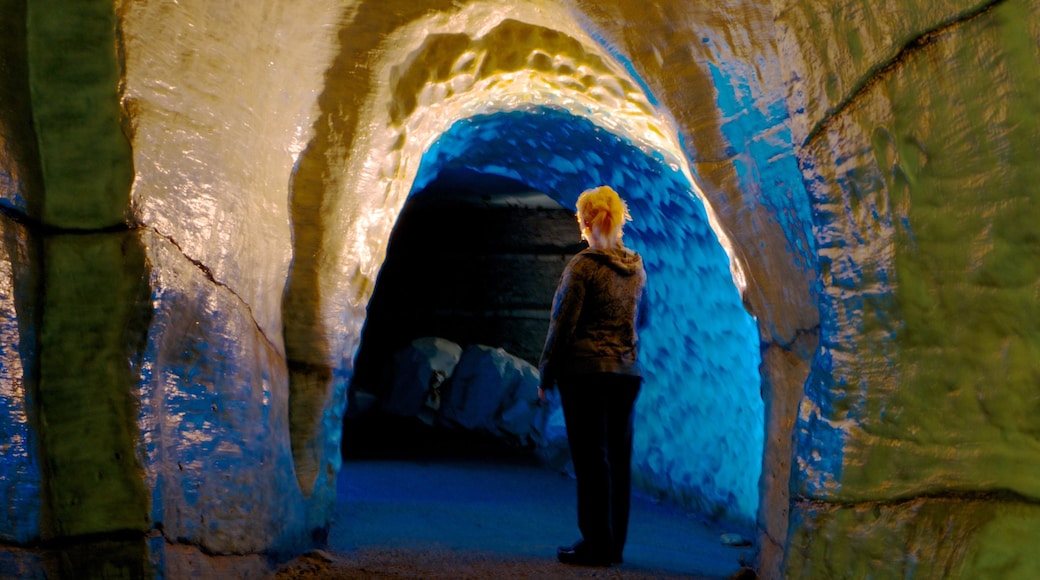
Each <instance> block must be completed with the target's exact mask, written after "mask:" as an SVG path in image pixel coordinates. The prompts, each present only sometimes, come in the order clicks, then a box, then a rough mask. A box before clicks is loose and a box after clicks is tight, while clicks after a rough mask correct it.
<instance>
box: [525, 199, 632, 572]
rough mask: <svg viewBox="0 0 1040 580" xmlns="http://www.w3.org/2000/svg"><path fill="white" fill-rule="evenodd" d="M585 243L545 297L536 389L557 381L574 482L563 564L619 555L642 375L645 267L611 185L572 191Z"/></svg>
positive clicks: (603, 561)
mask: <svg viewBox="0 0 1040 580" xmlns="http://www.w3.org/2000/svg"><path fill="white" fill-rule="evenodd" d="M577 206H578V207H577V209H578V211H577V218H578V225H579V228H581V236H582V239H584V240H586V241H587V242H588V243H589V248H588V249H586V250H583V251H582V252H580V253H579V254H578V255H577V256H575V257H574V258H573V259H572V260H571V261H570V262H569V263H568V264H567V267H566V268H565V269H564V272H563V276H562V277H561V279H560V284H559V287H558V288H557V289H556V295H555V296H554V297H553V307H552V315H551V318H550V321H549V331H548V333H547V334H546V337H545V348H544V349H543V351H542V360H541V364H540V365H539V370H540V371H541V373H542V376H541V384H540V386H539V388H538V392H539V396H540V397H541V398H542V399H544V398H545V391H546V390H548V389H553V388H558V389H559V392H560V401H561V403H562V405H563V415H564V421H565V423H566V426H567V442H568V444H569V445H570V450H571V460H572V461H573V464H574V473H575V476H576V478H577V484H578V528H579V530H581V534H582V539H581V540H579V541H578V542H577V543H575V544H573V545H571V546H565V547H560V548H559V549H558V550H557V551H556V557H557V558H559V560H560V561H561V562H563V563H565V564H579V565H594V566H610V565H611V564H615V563H621V562H622V561H623V560H622V552H623V551H624V549H625V540H626V538H627V535H628V511H629V500H630V496H631V475H632V474H631V463H632V425H633V413H634V408H635V401H636V397H637V396H638V395H639V389H640V385H641V384H642V376H641V375H640V371H639V365H638V360H639V352H638V336H637V322H638V320H639V319H640V318H641V317H640V312H641V306H642V304H643V303H644V301H643V296H644V289H645V286H646V271H645V270H644V268H643V260H642V258H641V257H640V256H639V254H637V253H636V252H633V251H632V250H629V249H628V248H625V247H624V245H623V244H622V243H621V236H622V232H621V230H622V225H623V224H624V222H625V220H627V219H631V216H629V214H628V208H627V207H626V206H625V203H624V202H623V201H622V200H621V198H620V196H618V194H617V192H616V191H614V190H613V189H611V188H610V187H606V186H604V187H598V188H595V189H590V190H588V191H585V192H583V193H582V194H581V195H580V196H578V203H577Z"/></svg>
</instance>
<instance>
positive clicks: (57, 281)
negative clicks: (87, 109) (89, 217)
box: [38, 232, 151, 538]
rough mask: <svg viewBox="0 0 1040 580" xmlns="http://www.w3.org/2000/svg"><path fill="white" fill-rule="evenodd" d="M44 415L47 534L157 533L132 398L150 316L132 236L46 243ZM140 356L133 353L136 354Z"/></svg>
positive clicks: (85, 237)
mask: <svg viewBox="0 0 1040 580" xmlns="http://www.w3.org/2000/svg"><path fill="white" fill-rule="evenodd" d="M43 263H44V279H45V289H44V293H43V317H42V330H41V333H40V387H39V403H38V404H39V414H40V423H41V425H42V426H43V430H42V450H43V451H42V454H43V461H42V463H43V474H44V485H45V489H46V491H45V498H46V503H45V508H44V509H45V511H44V514H45V515H44V519H45V521H44V526H43V527H44V529H43V535H44V537H45V538H56V537H68V536H77V535H83V534H96V533H102V532H112V531H124V530H139V531H142V532H143V531H145V530H148V529H149V528H150V525H151V523H150V521H149V515H148V514H149V509H150V502H149V498H148V496H147V493H146V491H145V484H144V471H143V470H142V466H141V465H140V464H139V458H138V453H139V445H140V432H139V428H138V424H137V419H138V402H137V400H136V398H135V395H134V392H135V389H136V386H137V383H138V381H139V380H140V373H141V371H142V369H141V368H137V367H136V366H135V361H136V360H139V356H140V352H141V350H142V349H143V344H142V342H143V340H144V339H145V336H146V335H145V332H146V330H147V328H148V317H149V313H150V311H151V296H150V288H149V285H148V278H147V276H146V275H145V259H144V252H143V249H142V247H141V244H140V242H139V241H138V239H137V237H136V236H135V235H134V234H133V233H129V232H128V233H115V234H92V235H61V236H54V237H51V238H49V239H47V240H46V241H45V242H44V256H43ZM135 353H136V355H135Z"/></svg>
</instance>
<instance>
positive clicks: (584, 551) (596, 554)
mask: <svg viewBox="0 0 1040 580" xmlns="http://www.w3.org/2000/svg"><path fill="white" fill-rule="evenodd" d="M556 559H557V560H559V561H560V562H562V563H564V564H569V565H571V566H602V567H608V566H610V564H611V560H612V559H613V558H612V557H611V556H609V555H607V554H605V553H604V552H601V551H597V550H592V549H590V548H589V547H588V546H587V545H586V544H584V543H583V542H578V543H577V544H574V545H573V546H560V547H559V548H556Z"/></svg>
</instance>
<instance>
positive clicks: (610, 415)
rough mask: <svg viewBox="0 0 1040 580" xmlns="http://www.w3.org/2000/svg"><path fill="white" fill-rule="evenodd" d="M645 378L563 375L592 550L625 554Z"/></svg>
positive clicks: (581, 512) (582, 525)
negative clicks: (636, 421) (635, 428)
mask: <svg viewBox="0 0 1040 580" xmlns="http://www.w3.org/2000/svg"><path fill="white" fill-rule="evenodd" d="M641 384H642V379H641V378H640V377H632V376H627V375H617V374H613V373H599V374H592V375H581V376H575V377H568V378H566V379H560V381H559V388H560V400H561V402H562V404H563V418H564V421H565V422H566V424H567V442H568V444H569V445H570V450H571V460H572V461H573V462H574V475H575V477H576V478H577V480H578V529H579V530H580V531H581V535H582V541H583V542H584V544H585V545H586V546H587V547H588V548H589V549H590V550H594V551H601V553H606V554H608V555H611V556H620V555H621V552H622V551H623V550H624V547H625V540H626V539H627V537H628V513H629V504H630V499H631V496H632V418H633V415H634V413H633V411H634V409H635V402H636V397H637V396H638V395H639V388H640V385H641Z"/></svg>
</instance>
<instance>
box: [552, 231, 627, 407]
mask: <svg viewBox="0 0 1040 580" xmlns="http://www.w3.org/2000/svg"><path fill="white" fill-rule="evenodd" d="M645 287H646V271H645V270H644V269H643V259H642V258H641V257H640V256H639V254H637V253H636V252H634V251H632V250H629V249H628V248H625V247H617V248H612V249H609V250H592V249H585V250H582V251H581V252H579V253H578V254H577V255H576V256H574V257H573V258H572V259H571V261H570V262H569V263H568V264H567V267H566V269H564V271H563V276H562V277H561V278H560V285H559V287H558V288H557V289H556V295H555V296H554V297H553V305H552V317H551V319H550V321H549V332H548V334H547V335H546V338H545V348H544V350H543V351H542V359H541V363H540V364H539V370H540V371H541V373H542V380H541V385H542V388H543V389H549V388H552V387H553V385H554V383H555V382H556V380H557V379H558V378H559V377H566V376H571V375H579V374H588V373H597V372H608V373H617V374H623V375H635V376H639V374H640V373H639V367H638V365H637V358H638V336H637V333H636V329H637V324H638V325H640V326H641V325H642V322H643V321H644V318H645V317H644V315H643V313H642V312H641V310H642V308H641V307H645V300H644V299H643V294H644V289H645Z"/></svg>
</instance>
